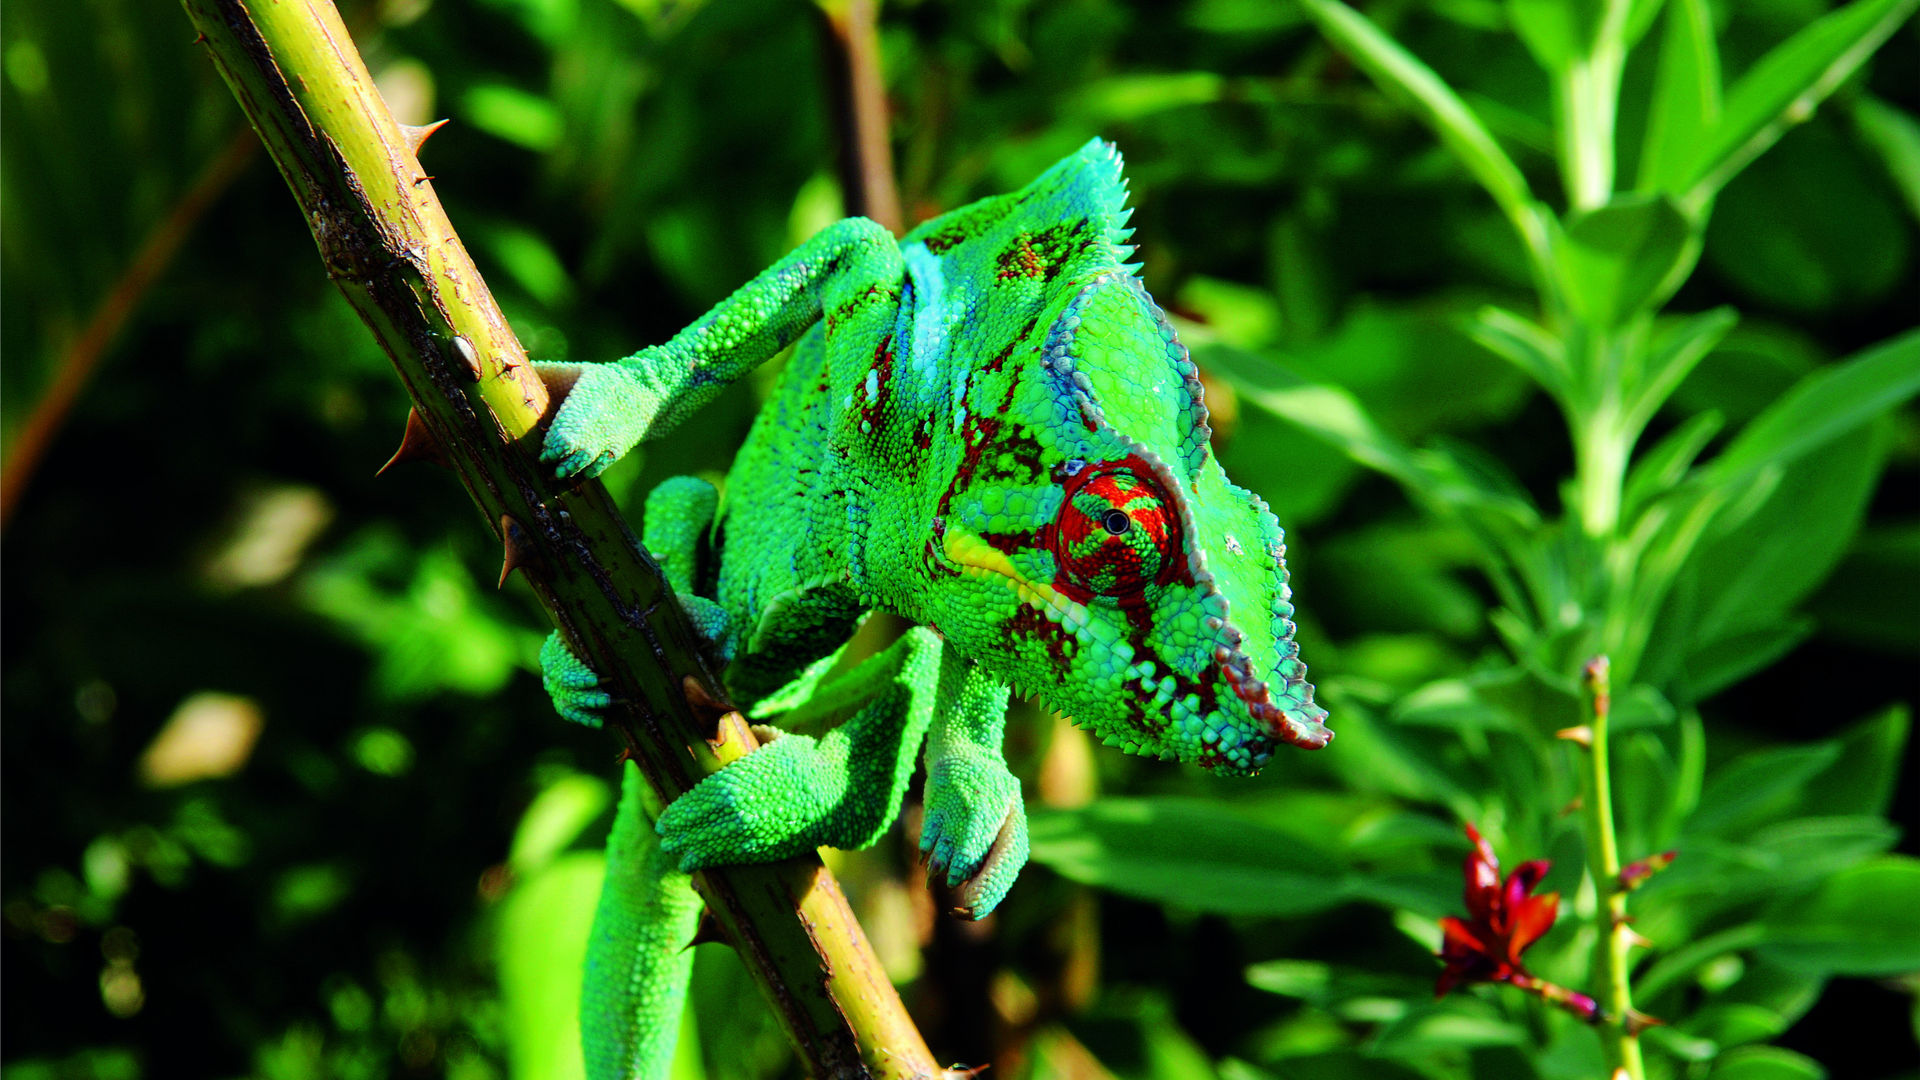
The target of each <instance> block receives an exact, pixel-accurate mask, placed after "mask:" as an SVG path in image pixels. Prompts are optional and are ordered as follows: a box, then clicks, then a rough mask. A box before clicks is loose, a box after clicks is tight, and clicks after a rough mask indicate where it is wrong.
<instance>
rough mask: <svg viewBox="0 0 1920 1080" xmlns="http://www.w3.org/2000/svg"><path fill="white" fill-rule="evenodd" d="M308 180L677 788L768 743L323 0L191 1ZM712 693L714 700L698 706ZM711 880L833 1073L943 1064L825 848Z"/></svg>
mask: <svg viewBox="0 0 1920 1080" xmlns="http://www.w3.org/2000/svg"><path fill="white" fill-rule="evenodd" d="M183 2H184V4H185V7H186V9H187V14H188V17H189V18H191V19H192V21H193V24H194V26H195V27H196V28H197V29H198V30H199V31H200V38H199V40H200V42H201V43H203V44H204V45H205V46H206V48H207V51H208V53H209V54H210V56H211V58H212V60H213V62H214V64H215V66H216V67H218V68H219V70H220V74H221V76H222V78H224V79H225V80H226V82H227V84H228V86H229V87H230V88H231V89H232V90H233V92H234V96H235V98H236V99H238V101H239V103H240V105H241V108H242V109H243V110H244V111H245V112H246V114H247V118H248V120H249V121H251V122H252V124H253V126H254V130H255V131H257V132H258V133H259V135H260V138H261V141H263V142H264V143H265V144H266V148H267V150H268V153H269V154H270V156H271V157H272V158H273V161H274V164H275V165H276V166H278V167H279V169H280V172H281V175H282V176H283V178H284V179H285V180H286V181H287V185H288V187H289V188H291V189H292V192H293V195H294V198H295V201H296V202H297V203H298V204H299V207H300V211H301V215H302V217H303V218H304V219H305V220H306V221H307V223H308V225H309V227H310V228H311V229H312V231H313V235H314V240H315V242H316V243H317V244H318V245H319V247H320V254H321V257H322V260H323V262H324V264H325V266H326V269H327V271H328V274H329V276H331V277H332V278H333V280H334V283H335V284H336V285H337V286H338V287H339V288H340V290H341V292H342V293H343V294H344V295H345V296H346V298H347V300H348V302H349V303H350V304H352V305H353V307H354V310H355V311H356V312H358V313H359V315H360V317H361V318H362V320H363V321H365V322H366V324H367V327H368V329H369V330H371V331H372V332H373V334H374V337H375V338H376V339H377V340H378V341H379V342H380V344H381V346H382V347H383V348H385V350H386V351H387V353H388V356H389V357H390V358H391V359H392V361H393V364H394V369H395V371H396V373H397V374H398V375H399V376H400V379H401V381H402V382H403V383H405V384H406V387H407V391H408V393H409V395H410V396H411V397H412V398H413V402H414V408H415V409H416V410H417V412H418V414H419V419H420V421H421V423H422V424H423V425H424V427H425V428H426V429H427V430H428V431H429V432H430V433H431V435H432V437H433V441H434V443H435V444H436V445H437V448H438V450H439V451H440V453H441V456H443V457H444V458H445V459H446V462H447V463H448V464H449V465H451V466H452V467H453V469H454V471H455V472H456V473H457V474H458V475H459V477H460V479H461V481H462V482H463V483H464V484H465V485H466V488H467V491H468V494H470V495H471V496H472V497H473V499H474V502H475V503H476V504H477V505H478V506H479V507H480V509H481V511H482V514H483V517H484V519H485V520H486V521H487V522H489V523H490V524H492V523H498V524H497V525H496V526H495V528H496V530H497V532H498V533H499V534H500V535H501V537H502V539H503V541H504V543H505V545H506V550H507V556H508V564H507V565H508V569H512V568H514V567H519V568H521V569H522V574H523V576H524V577H525V578H526V579H527V581H528V583H529V584H530V585H531V587H532V588H533V591H534V592H535V594H536V595H537V596H538V597H539V599H540V600H541V601H542V603H543V604H544V605H545V607H546V608H547V611H548V614H549V615H550V616H551V617H552V618H553V619H554V621H555V623H556V625H558V626H559V627H560V628H561V629H562V631H563V632H564V633H565V634H566V635H567V637H568V638H569V639H570V643H571V645H572V646H573V649H574V652H575V654H576V655H579V656H581V657H583V658H585V659H586V660H587V661H588V662H589V663H590V664H591V666H592V667H593V669H594V670H595V671H597V672H599V673H600V674H601V675H602V677H603V680H604V682H605V684H606V686H607V688H608V690H609V691H611V692H612V693H613V695H614V699H615V700H616V701H618V702H622V703H623V707H622V708H621V709H620V710H619V711H618V715H617V716H615V717H614V720H615V722H616V724H618V726H619V727H620V728H621V730H622V733H623V734H624V735H625V736H626V738H627V740H628V742H629V744H630V747H631V749H632V752H633V757H634V760H635V761H637V762H638V763H639V765H640V767H641V770H642V772H643V773H645V774H646V777H647V780H648V783H649V784H650V785H652V787H653V788H654V790H655V792H656V793H657V794H658V795H659V796H660V798H661V801H662V802H666V801H670V800H671V799H672V798H673V797H674V796H677V795H679V794H680V793H681V792H683V791H685V790H687V789H688V788H690V787H692V786H693V784H694V783H696V782H697V781H699V780H700V779H701V777H702V776H703V775H705V774H706V773H710V772H712V771H714V770H716V769H718V768H719V767H720V766H721V765H722V764H724V763H725V761H727V760H729V759H730V757H733V756H737V755H738V754H740V753H744V752H746V751H748V750H750V749H752V748H753V746H755V745H756V743H755V742H754V737H753V735H752V733H751V732H750V731H749V730H748V728H747V726H746V724H745V722H744V721H742V720H741V719H740V716H739V714H738V713H735V712H731V711H729V710H727V709H726V708H725V707H724V706H720V705H718V704H717V703H715V702H714V701H713V698H714V694H713V693H712V692H711V691H710V690H708V689H707V688H709V687H712V686H716V685H718V684H717V683H716V682H715V681H714V680H713V679H712V677H711V675H710V673H709V672H708V671H707V670H706V667H705V662H704V660H703V659H702V656H701V651H700V649H699V647H698V646H697V645H696V644H695V641H696V638H695V637H694V634H693V631H692V628H691V627H690V626H688V624H687V621H686V617H685V616H684V615H683V614H682V613H681V609H680V605H678V604H675V603H672V602H671V599H670V593H669V590H668V588H667V586H666V584H665V582H664V581H663V580H662V578H661V576H660V571H659V568H658V567H657V566H656V565H654V563H653V561H652V560H651V559H650V558H649V557H647V556H646V554H645V553H644V552H642V551H641V550H640V549H639V547H638V545H636V544H635V543H634V542H633V540H632V538H631V534H630V533H629V532H628V531H627V526H626V523H625V521H624V520H623V519H622V517H621V516H620V513H619V510H618V508H617V507H615V506H614V505H613V501H612V499H611V498H610V497H609V496H608V495H607V492H606V489H605V488H604V487H603V486H602V485H601V484H600V483H599V482H598V481H587V482H584V483H575V484H572V485H561V484H559V483H557V482H556V481H555V480H554V477H553V472H552V470H551V469H549V468H547V467H545V466H543V465H541V464H540V462H539V461H538V459H537V457H536V456H535V455H536V454H537V452H538V450H539V446H540V437H541V428H540V424H541V421H542V418H543V416H544V414H545V412H546V409H547V407H548V403H549V398H548V395H547V391H546V388H545V386H544V385H543V384H542V383H541V381H540V380H539V379H538V378H537V377H536V376H535V375H534V372H533V370H532V368H531V367H530V366H529V365H528V363H527V360H526V354H525V352H524V351H523V349H522V348H521V346H520V343H519V341H518V339H516V338H515V337H514V335H513V332H512V330H511V329H510V328H509V327H508V325H507V321H506V318H505V316H504V315H503V314H502V313H501V312H500V310H499V308H498V306H497V305H496V304H495V303H494V301H493V297H492V295H491V293H489V292H488V291H487V287H486V283H485V282H484V281H482V280H481V277H480V273H479V271H478V270H477V269H476V268H475V266H474V264H473V262H472V260H471V259H470V258H469V257H468V256H467V253H466V250H465V248H464V247H463V246H462V245H461V243H460V240H459V238H458V236H457V234H456V233H455V231H454V229H453V225H452V223H451V222H450V221H449V220H448V218H447V216H446V212H445V210H444V208H443V207H442V206H441V205H440V202H439V199H438V198H437V197H436V196H435V195H434V191H433V185H432V183H431V178H430V177H428V176H427V175H426V173H425V171H424V170H423V169H422V168H421V167H420V162H419V160H418V158H417V157H416V155H415V153H414V149H413V144H412V143H411V141H410V139H409V138H408V136H407V134H406V133H404V132H403V131H402V130H401V129H400V128H399V127H398V125H396V124H395V123H394V120H393V117H392V116H391V115H390V114H389V113H388V111H387V109H386V106H385V104H384V103H383V102H382V101H381V99H380V95H379V92H378V91H377V90H376V89H375V88H374V85H373V79H372V77H371V76H370V75H369V74H368V72H367V69H366V65H365V63H364V62H363V61H362V60H361V58H360V55H359V52H358V51H357V50H356V49H355V48H354V45H353V41H352V38H351V37H349V35H348V34H347V31H346V27H345V26H343V25H342V24H341V22H340V16H339V13H338V12H337V11H335V10H334V8H333V5H332V4H330V3H327V2H326V0H280V2H278V3H261V2H257V0H256V2H252V3H248V2H246V0H183ZM696 703H697V704H698V708H696ZM695 885H696V887H697V888H698V889H699V891H700V893H701V896H702V898H703V899H704V900H705V901H706V905H707V910H708V911H709V912H710V913H711V914H712V915H713V916H714V919H715V921H716V922H717V923H718V925H719V926H720V928H721V930H722V932H723V933H724V935H725V938H726V940H727V941H729V942H730V943H731V944H732V945H733V946H734V947H735V950H736V951H737V952H738V953H739V955H740V959H741V961H742V962H743V963H744V964H745V965H746V967H747V969H748V970H749V971H750V972H751V973H752V974H753V976H754V978H755V981H756V982H757V983H758V984H759V986H760V988H761V991H762V993H763V995H764V996H765V997H766V998H767V1000H768V1002H769V1004H770V1005H771V1006H772V1007H773V1009H774V1011H775V1013H776V1015H777V1016H778V1017H779V1019H780V1022H781V1024H782V1026H783V1027H784V1028H785V1029H786V1031H787V1035H788V1038H789V1039H790V1041H791V1042H792V1043H793V1045H794V1048H795V1050H796V1052H797V1053H798V1054H799V1056H800V1057H801V1059H802V1061H803V1062H804V1063H805V1066H806V1068H807V1071H808V1072H809V1073H810V1074H811V1075H813V1076H816V1077H823V1078H835V1080H838V1078H842V1077H849V1078H850V1077H866V1076H872V1077H876V1078H889V1080H905V1078H909V1077H910V1078H914V1080H932V1078H934V1077H939V1076H944V1075H946V1070H944V1069H942V1068H941V1067H940V1066H939V1065H938V1063H937V1062H936V1060H935V1059H934V1057H933V1055H932V1054H931V1053H929V1052H928V1050H927V1047H926V1044H925V1042H924V1041H923V1040H922V1039H921V1038H920V1035H919V1032H918V1031H917V1030H916V1029H915V1028H914V1027H913V1023H912V1021H911V1019H910V1018H909V1017H908V1016H907V1014H906V1010H905V1008H904V1007H903V1006H902V1004H901V1002H900V997H899V994H898V993H897V992H896V991H895V990H894V988H893V985H892V984H891V983H890V982H888V981H887V978H886V974H885V972H884V971H883V970H882V969H881V967H880V963H879V960H878V959H877V958H876V957H875V956H874V953H873V949H872V947H871V945H869V943H868V942H867V939H866V937H865V935H864V934H863V933H862V932H861V930H860V927H859V924H858V923H857V922H855V921H854V920H853V916H852V913H851V911H850V910H849V909H848V907H847V904H846V899H845V897H844V896H843V895H841V893H840V891H839V888H838V886H837V885H836V884H835V883H834V880H833V877H832V875H831V874H829V873H828V872H827V871H826V870H825V869H824V868H823V867H822V866H821V865H820V863H819V860H818V858H817V857H807V858H799V859H789V860H785V861H783V862H780V863H773V864H767V865H759V866H730V867H716V868H713V869H709V870H705V871H702V872H701V873H700V874H698V875H696V879H695Z"/></svg>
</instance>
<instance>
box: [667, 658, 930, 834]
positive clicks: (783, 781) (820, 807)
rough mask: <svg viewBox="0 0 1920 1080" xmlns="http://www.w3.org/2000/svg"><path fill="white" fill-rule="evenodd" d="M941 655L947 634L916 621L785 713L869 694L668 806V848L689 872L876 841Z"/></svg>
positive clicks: (918, 738) (896, 804) (907, 769)
mask: <svg viewBox="0 0 1920 1080" xmlns="http://www.w3.org/2000/svg"><path fill="white" fill-rule="evenodd" d="M941 666H942V665H941V642H940V639H939V638H938V637H937V636H935V635H934V634H933V632H932V631H929V630H927V629H925V628H922V627H915V628H914V629H912V630H909V631H908V632H907V633H906V634H904V635H902V636H901V638H900V639H899V640H898V641H896V642H894V643H893V644H892V645H891V646H889V647H888V648H887V649H886V650H885V651H883V652H881V653H879V654H877V655H875V656H872V657H869V658H868V659H867V660H866V661H864V662H863V663H862V664H861V665H860V666H859V667H857V668H855V669H854V670H852V671H850V672H848V673H847V674H845V675H843V676H841V677H840V678H838V679H836V680H834V681H833V683H831V684H829V685H828V686H825V687H823V688H821V689H820V690H819V691H818V692H816V694H815V695H814V697H813V699H812V700H810V701H809V702H808V703H807V704H806V705H805V706H803V707H801V708H800V709H796V710H795V711H794V712H793V713H789V714H788V715H787V717H786V718H784V720H783V722H793V721H794V720H795V719H800V720H802V721H804V716H803V715H802V714H808V713H813V714H819V713H831V712H837V711H840V710H841V709H842V708H844V707H846V706H847V705H848V704H850V703H856V702H858V703H861V704H860V708H859V711H858V712H856V713H855V714H854V715H853V717H852V718H851V719H849V720H847V721H846V722H845V723H842V724H841V725H840V726H838V727H836V728H834V729H833V730H832V731H829V732H827V733H826V734H825V735H822V736H819V737H818V738H815V737H814V736H811V735H781V736H779V737H778V738H775V739H774V740H773V741H772V742H769V743H767V744H765V745H763V746H761V747H760V748H759V749H758V750H755V751H754V752H753V753H751V754H748V755H747V756H745V757H743V758H741V759H739V760H738V761H735V762H733V763H732V764H730V765H728V766H727V767H726V768H724V769H721V770H720V771H719V772H716V773H714V774H713V775H712V776H709V777H707V778H706V779H704V780H702V781H700V783H698V784H696V785H695V786H694V788H693V790H691V791H689V792H687V793H686V794H684V795H681V796H680V797H679V798H677V799H675V800H674V801H673V802H672V803H671V804H670V805H668V807H667V808H666V810H665V812H663V813H662V814H661V815H660V835H661V837H662V841H661V844H662V847H663V848H665V850H666V851H668V852H669V853H672V854H675V855H678V856H679V858H680V868H681V869H682V870H689V871H691V870H697V869H700V868H702V867H707V866H727V865H731V864H735V863H760V862H771V861H773V860H775V859H783V858H787V857H789V856H793V855H798V854H801V853H802V852H807V851H812V850H813V849H814V848H817V847H823V846H824V847H835V848H843V849H851V848H862V847H866V846H867V845H869V844H871V843H873V842H874V840H876V839H878V838H879V836H880V835H881V834H882V833H884V832H885V831H886V830H887V828H888V827H889V826H890V825H892V824H893V822H894V820H895V819H896V818H898V817H899V816H900V804H901V802H902V801H903V800H904V799H905V797H906V790H907V781H908V780H909V779H910V778H911V777H912V775H913V762H914V758H915V756H916V755H917V753H918V751H919V749H920V744H921V742H922V740H923V739H924V738H925V736H926V731H927V726H928V723H929V722H930V721H931V719H932V717H933V713H934V711H935V698H936V696H937V693H938V689H939V684H940V681H941V680H940V669H941Z"/></svg>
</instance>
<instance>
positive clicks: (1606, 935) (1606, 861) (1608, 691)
mask: <svg viewBox="0 0 1920 1080" xmlns="http://www.w3.org/2000/svg"><path fill="white" fill-rule="evenodd" d="M1607 667H1608V664H1607V658H1606V657H1605V656H1604V655H1602V656H1596V657H1594V658H1593V659H1592V660H1590V661H1588V662H1587V668H1586V672H1585V675H1586V684H1587V693H1588V695H1589V701H1590V703H1591V711H1592V716H1591V718H1590V720H1589V721H1588V722H1589V724H1590V725H1591V727H1592V729H1593V744H1592V746H1591V747H1590V748H1589V752H1588V754H1587V766H1588V772H1587V793H1586V798H1585V799H1584V800H1582V808H1583V812H1584V815H1585V817H1586V828H1585V830H1584V831H1585V832H1586V838H1587V872H1588V873H1589V874H1591V875H1592V876H1593V888H1594V892H1595V894H1596V895H1597V896H1598V897H1599V901H1600V904H1599V907H1600V912H1599V913H1600V917H1601V918H1602V919H1604V920H1605V925H1604V926H1603V927H1602V929H1601V933H1600V940H1599V941H1598V942H1596V943H1595V944H1594V949H1593V967H1594V972H1595V975H1596V982H1597V983H1598V985H1599V989H1600V999H1601V1007H1602V1008H1604V1009H1605V1010H1606V1015H1607V1020H1606V1029H1607V1032H1608V1034H1609V1035H1610V1036H1611V1038H1610V1039H1608V1040H1607V1041H1606V1045H1607V1064H1608V1065H1609V1067H1610V1068H1611V1069H1613V1070H1615V1072H1614V1075H1616V1076H1617V1075H1619V1073H1621V1072H1624V1073H1625V1074H1626V1076H1627V1077H1628V1078H1629V1080H1641V1078H1642V1077H1643V1076H1644V1075H1645V1073H1644V1069H1643V1067H1642V1064H1641V1061H1640V1037H1639V1035H1638V1033H1636V1032H1635V1031H1633V1030H1632V1029H1631V1028H1630V1027H1629V1026H1628V1020H1629V1018H1630V1017H1631V1016H1632V1015H1633V995H1632V989H1631V987H1629V985H1628V982H1627V973H1628V972H1627V949H1628V948H1629V947H1630V945H1631V940H1630V938H1629V937H1628V933H1627V892H1626V890H1625V889H1624V888H1622V887H1621V885H1620V847H1619V843H1618V841H1617V840H1616V839H1615V836H1614V831H1613V786H1612V783H1611V778H1610V775H1609V771H1608V769H1609V766H1608V754H1607V739H1608V717H1609V714H1610V713H1611V712H1612V701H1611V696H1612V688H1611V685H1610V678H1609V674H1608V670H1607Z"/></svg>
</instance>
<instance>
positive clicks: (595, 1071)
mask: <svg viewBox="0 0 1920 1080" xmlns="http://www.w3.org/2000/svg"><path fill="white" fill-rule="evenodd" d="M651 798H652V793H651V792H650V791H649V790H648V789H647V785H646V781H644V780H642V779H641V777H640V768H639V766H637V765H635V764H634V763H633V762H631V761H629V762H627V763H626V764H625V766H624V767H623V773H622V777H621V782H620V808H619V810H618V811H616V816H615V818H614V823H613V833H612V835H610V836H608V837H607V879H606V885H605V886H604V887H603V888H602V889H601V891H600V907H599V909H598V910H597V911H596V912H595V913H594V916H593V933H592V936H591V937H590V938H589V939H588V941H587V964H586V986H585V987H584V989H583V991H582V993H581V998H580V1041H581V1048H582V1050H583V1051H584V1052H585V1056H586V1064H587V1076H588V1080H666V1076H667V1071H668V1068H669V1067H670V1066H671V1065H672V1063H673V1044H674V1040H675V1038H676V1036H678V1034H679V1032H680V1013H681V1010H682V1008H683V1007H684V1005H685V1003H686V999H687V982H688V980H689V979H690V978H691V977H692V975H693V949H692V948H691V944H692V942H693V935H694V931H695V930H696V929H697V926H698V923H699V921H700V897H699V894H697V893H695V892H694V891H693V887H692V885H691V883H690V882H689V880H688V878H687V875H685V874H683V873H681V872H680V870H679V868H678V866H677V865H675V863H674V860H673V859H672V858H670V857H669V856H667V855H666V854H665V853H663V852H662V851H661V850H660V839H659V837H657V836H655V835H654V831H653V818H654V815H653V813H651V811H650V807H649V803H650V802H651Z"/></svg>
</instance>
